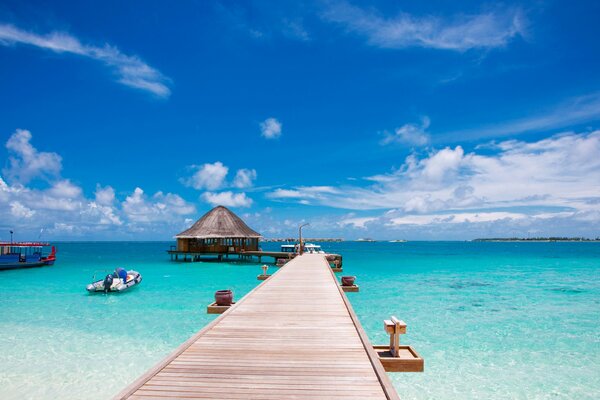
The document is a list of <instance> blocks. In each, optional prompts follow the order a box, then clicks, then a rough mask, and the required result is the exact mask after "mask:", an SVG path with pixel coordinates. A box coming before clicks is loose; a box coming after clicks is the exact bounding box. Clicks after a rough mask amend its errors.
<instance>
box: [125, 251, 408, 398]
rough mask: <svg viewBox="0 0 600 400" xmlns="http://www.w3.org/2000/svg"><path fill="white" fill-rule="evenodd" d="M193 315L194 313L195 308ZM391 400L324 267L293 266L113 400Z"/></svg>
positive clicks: (320, 259)
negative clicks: (178, 399)
mask: <svg viewBox="0 0 600 400" xmlns="http://www.w3.org/2000/svg"><path fill="white" fill-rule="evenodd" d="M198 310H199V312H203V311H204V310H203V309H202V306H201V305H200V304H199V305H198ZM174 398H184V399H273V400H274V399H278V400H279V399H341V398H345V399H355V400H362V399H398V395H397V393H396V391H395V389H394V387H393V386H392V384H391V382H390V381H389V379H388V377H387V375H386V373H385V371H384V369H383V366H382V365H381V363H380V361H379V360H378V356H377V354H376V352H375V351H374V350H373V347H372V345H371V344H370V343H369V340H368V338H367V336H366V334H365V332H364V331H363V329H362V327H361V325H360V322H359V321H358V319H357V317H356V315H355V313H354V311H353V310H352V307H351V305H350V303H349V302H348V299H347V298H346V295H345V294H344V292H343V291H342V289H341V288H340V286H339V285H338V282H337V280H336V278H335V276H334V274H333V272H332V271H331V267H330V266H329V263H328V262H327V261H326V259H325V257H324V256H323V255H321V254H305V255H303V256H300V257H296V258H295V259H293V260H292V261H290V262H289V263H287V264H286V265H285V266H284V267H283V268H281V269H280V270H279V271H278V272H277V273H275V274H274V275H273V276H272V277H271V278H269V279H268V280H266V281H263V283H261V284H260V285H259V286H258V287H256V288H255V289H254V290H252V291H251V292H250V293H248V295H246V296H245V297H244V298H242V299H241V300H239V301H238V302H237V303H236V304H235V305H233V306H232V307H231V308H230V309H229V310H227V311H226V312H225V313H224V314H222V315H221V316H219V317H218V318H216V319H215V320H214V321H212V322H211V323H210V324H208V325H207V326H206V327H204V328H203V329H202V330H200V331H199V332H198V333H197V334H195V335H194V336H193V337H191V338H190V339H189V340H188V341H187V342H185V343H184V344H182V345H181V346H180V347H179V348H177V349H176V350H175V351H174V352H173V353H172V354H171V355H169V356H168V357H167V358H165V359H164V360H163V361H161V362H160V363H158V364H157V365H156V366H155V367H154V368H152V369H150V370H149V371H148V372H146V373H145V374H144V375H142V376H141V377H140V378H139V379H137V380H136V381H135V382H133V383H132V384H131V385H130V386H128V387H127V388H125V389H124V390H123V391H122V392H121V393H119V394H118V395H117V396H116V397H115V399H139V400H150V399H174Z"/></svg>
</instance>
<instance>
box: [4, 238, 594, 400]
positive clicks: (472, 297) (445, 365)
mask: <svg viewBox="0 0 600 400" xmlns="http://www.w3.org/2000/svg"><path fill="white" fill-rule="evenodd" d="M169 244H170V243H156V242H153V243H132V242H122V243H59V244H58V249H59V254H58V257H59V260H58V262H57V263H56V265H55V266H53V267H49V268H36V269H28V270H21V271H3V272H0V360H1V363H0V398H1V399H23V398H35V399H51V398H52V399H54V398H62V399H69V398H73V399H76V398H87V399H104V398H109V397H110V396H112V395H114V394H115V393H117V392H118V391H119V390H120V389H121V388H123V387H124V386H125V385H126V384H128V383H129V382H131V381H132V380H133V379H135V378H136V377H137V376H139V375H140V374H141V373H143V372H144V371H145V370H146V369H148V368H149V367H151V366H152V365H154V364H155V363H156V362H157V361H158V360H160V359H161V358H162V357H164V356H166V355H167V354H168V353H169V352H170V351H172V350H173V349H174V348H175V347H177V346H178V345H179V344H181V343H182V342H183V341H185V340H186V339H187V338H188V337H189V336H191V335H192V334H193V333H194V332H196V331H197V330H199V329H200V328H201V327H202V326H204V325H205V324H206V323H207V322H209V321H210V320H212V319H213V318H214V316H209V315H207V314H206V305H207V304H208V303H209V302H210V301H211V300H212V296H213V293H214V291H215V290H217V289H222V288H232V289H233V290H234V292H235V295H236V297H238V298H239V297H241V296H243V295H244V294H245V293H247V292H248V291H250V290H251V289H252V288H253V287H255V286H256V285H257V284H258V281H257V280H256V275H257V274H258V273H260V268H259V265H258V264H247V263H232V264H226V263H210V262H204V263H173V262H170V261H169V258H168V256H167V255H166V253H165V250H166V249H167V248H168V246H169ZM276 247H277V244H269V243H267V244H264V245H263V248H276ZM324 247H325V248H326V249H327V250H330V251H333V252H339V253H342V254H343V255H344V275H346V274H352V275H357V283H358V284H359V285H360V288H361V291H360V293H349V294H348V296H349V298H350V300H351V302H352V305H353V307H354V309H355V311H356V312H357V314H358V316H359V318H360V320H361V322H362V324H363V326H364V328H365V330H366V331H367V333H368V335H369V337H370V339H371V341H372V342H373V343H381V344H385V343H386V342H387V341H388V338H387V336H386V335H385V333H384V332H383V329H382V320H383V319H386V318H389V316H390V315H392V314H394V315H396V316H398V317H399V318H401V319H404V320H405V321H406V322H407V324H408V334H407V335H404V336H403V337H402V341H403V342H404V343H408V344H411V345H413V346H414V347H415V348H416V350H417V351H418V352H419V353H420V354H421V355H422V356H423V357H424V358H425V370H426V372H424V373H420V374H417V373H413V374H409V373H404V374H390V377H391V379H392V380H393V382H394V385H395V386H396V388H397V389H398V392H399V393H400V395H401V397H402V398H403V399H443V398H448V397H450V396H452V397H456V398H461V399H483V398H494V399H507V398H511V399H512V398H519V399H550V398H552V399H575V398H577V399H597V398H600V330H599V329H598V325H599V324H600V244H598V243H471V242H408V243H355V242H346V243H326V244H324ZM117 266H124V267H127V268H132V269H137V270H139V271H140V272H141V273H142V274H143V277H144V280H143V282H142V284H141V285H140V286H139V287H136V288H134V289H131V291H129V292H126V293H122V294H118V295H109V296H105V295H102V294H98V295H88V294H87V292H86V291H85V285H86V284H87V283H89V281H90V280H91V278H92V275H93V274H94V271H95V270H101V271H102V272H100V273H99V274H98V275H99V277H101V276H103V275H105V274H106V272H104V270H107V269H114V268H115V267H117Z"/></svg>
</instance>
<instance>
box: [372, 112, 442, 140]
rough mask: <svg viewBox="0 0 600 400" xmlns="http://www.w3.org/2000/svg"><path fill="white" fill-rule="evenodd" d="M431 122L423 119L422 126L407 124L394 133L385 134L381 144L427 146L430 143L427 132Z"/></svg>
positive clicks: (425, 118)
mask: <svg viewBox="0 0 600 400" xmlns="http://www.w3.org/2000/svg"><path fill="white" fill-rule="evenodd" d="M430 123H431V121H430V120H429V117H423V119H422V120H421V124H418V125H417V124H405V125H402V126H401V127H400V128H396V129H395V131H394V133H390V132H387V131H386V132H384V138H383V140H382V141H381V144H384V145H385V144H390V143H400V144H407V145H412V146H425V145H426V144H428V143H429V141H430V137H429V133H428V132H427V128H429V125H430Z"/></svg>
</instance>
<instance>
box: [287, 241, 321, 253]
mask: <svg viewBox="0 0 600 400" xmlns="http://www.w3.org/2000/svg"><path fill="white" fill-rule="evenodd" d="M281 251H282V252H284V253H298V244H282V245H281ZM303 252H304V253H309V254H325V252H324V251H323V250H322V249H321V246H319V245H318V244H313V243H304V248H303Z"/></svg>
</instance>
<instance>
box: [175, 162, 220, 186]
mask: <svg viewBox="0 0 600 400" xmlns="http://www.w3.org/2000/svg"><path fill="white" fill-rule="evenodd" d="M192 168H193V169H195V170H196V172H195V173H194V174H193V175H192V176H191V177H190V178H188V179H185V180H184V181H183V182H184V183H185V184H186V185H187V186H191V187H193V188H194V189H198V190H201V189H207V190H217V189H220V188H221V187H222V186H224V184H225V178H226V177H227V174H228V173H229V168H228V167H226V166H225V165H223V163H222V162H220V161H217V162H215V163H213V164H210V163H206V164H203V165H201V166H192Z"/></svg>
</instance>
